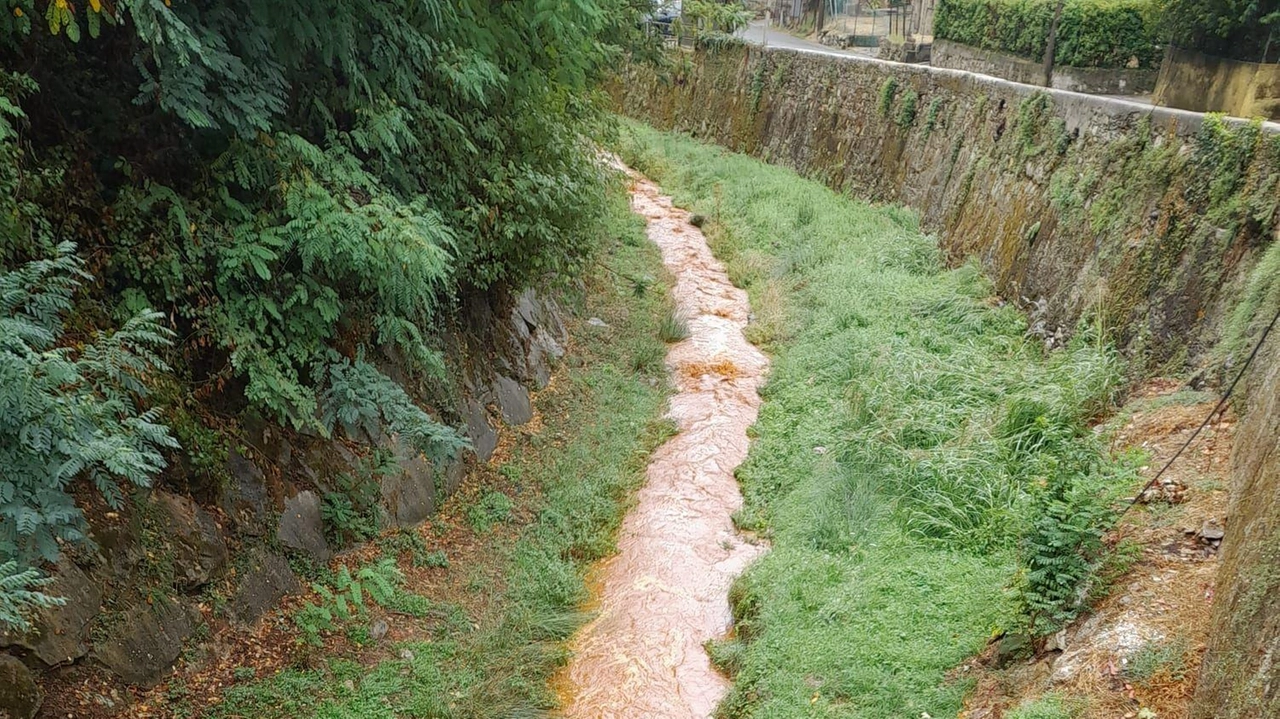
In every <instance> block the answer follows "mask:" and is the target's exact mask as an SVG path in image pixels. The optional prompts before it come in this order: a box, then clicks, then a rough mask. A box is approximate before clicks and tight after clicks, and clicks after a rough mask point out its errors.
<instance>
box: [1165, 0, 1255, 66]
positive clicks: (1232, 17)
mask: <svg viewBox="0 0 1280 719" xmlns="http://www.w3.org/2000/svg"><path fill="white" fill-rule="evenodd" d="M1160 15H1161V17H1162V18H1163V21H1164V25H1165V27H1166V29H1167V31H1168V33H1169V36H1170V38H1171V39H1172V40H1173V42H1174V44H1176V45H1180V46H1182V47H1188V48H1193V49H1197V50H1202V51H1204V52H1207V53H1210V54H1214V55H1223V56H1228V57H1234V58H1238V59H1241V60H1250V61H1253V62H1276V61H1277V59H1278V58H1280V0H1165V2H1164V5H1163V7H1162V8H1161V10H1160Z"/></svg>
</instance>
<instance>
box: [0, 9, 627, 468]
mask: <svg viewBox="0 0 1280 719" xmlns="http://www.w3.org/2000/svg"><path fill="white" fill-rule="evenodd" d="M6 1H7V2H8V5H9V8H10V9H11V11H12V12H10V13H0V66H4V67H10V68H18V69H21V70H22V71H24V72H26V73H27V74H28V75H29V76H30V78H29V79H28V78H27V77H26V76H18V79H16V80H14V83H21V88H17V87H16V86H15V88H14V89H11V90H10V91H8V92H7V93H0V94H6V95H7V97H8V98H9V99H8V100H7V102H8V105H9V106H11V107H12V109H13V111H14V112H15V113H17V114H14V115H13V117H14V122H13V123H11V127H13V128H16V129H15V130H14V131H13V132H12V133H11V134H10V136H9V137H8V138H6V137H5V135H4V134H3V131H2V130H0V148H2V149H3V151H4V152H6V153H8V154H9V155H10V156H11V157H12V158H13V160H14V163H13V164H14V166H15V167H17V168H21V169H22V170H23V171H22V172H18V173H16V174H15V178H21V179H15V180H14V183H15V186H14V187H13V193H12V194H13V196H14V197H17V198H21V199H22V201H24V202H27V203H28V204H30V205H31V206H32V209H31V211H30V212H24V213H21V214H20V215H19V216H20V218H21V219H22V220H23V221H24V222H25V226H26V227H27V228H30V227H33V226H35V224H37V223H45V224H46V225H47V226H48V227H52V226H57V227H59V228H61V231H62V232H64V233H68V234H69V235H70V237H69V238H72V239H77V240H78V241H79V242H80V244H81V245H83V246H86V247H93V248H95V251H96V252H97V253H98V254H99V256H100V257H103V258H105V263H104V267H103V271H102V272H101V273H99V274H100V276H101V277H102V278H103V288H102V294H103V297H104V299H106V300H108V302H109V303H110V304H114V305H116V306H117V309H118V312H119V313H120V314H121V315H127V314H128V311H129V310H135V309H137V308H140V307H146V306H154V307H158V308H160V309H162V310H163V311H164V313H165V315H166V316H167V317H172V318H173V319H174V322H175V324H176V325H177V330H178V332H179V334H180V336H182V337H183V338H184V345H183V346H182V347H180V348H178V349H179V351H180V352H181V354H182V358H183V360H184V362H183V363H181V370H182V371H183V372H187V373H189V375H190V376H188V377H186V379H187V380H189V382H190V383H191V384H192V385H200V386H218V387H223V386H230V387H232V388H233V389H236V390H237V391H236V392H233V393H231V394H229V395H228V399H229V400H230V401H233V400H234V398H243V400H244V402H246V403H247V404H249V405H252V406H254V407H256V408H258V409H260V410H262V411H263V412H264V413H265V414H267V415H268V416H271V417H274V418H275V419H277V420H279V421H280V422H281V423H284V424H287V425H292V426H294V427H297V428H303V427H310V428H312V429H317V430H322V431H323V429H324V427H323V424H324V423H323V422H322V420H321V417H322V416H323V415H325V414H327V413H331V412H332V410H331V409H330V408H326V407H323V406H322V404H323V397H324V396H326V395H331V394H332V393H331V392H330V388H329V387H328V386H327V384H326V383H327V382H329V381H330V379H331V378H332V377H334V376H335V375H333V374H332V373H331V372H330V371H329V369H330V368H331V367H334V366H335V365H339V364H341V363H342V362H349V361H351V360H352V359H353V358H355V357H356V356H357V354H359V353H360V352H365V351H367V354H368V355H369V356H374V355H375V354H379V353H381V354H386V353H388V352H390V353H394V355H395V356H396V357H397V358H399V359H400V360H402V361H403V364H405V365H406V366H407V369H408V370H410V372H411V374H412V376H413V377H414V378H418V379H421V378H426V377H429V376H430V375H433V374H439V373H440V371H441V370H442V367H443V363H442V361H441V357H440V353H439V349H438V345H439V343H438V340H437V338H438V336H439V329H440V327H441V326H442V325H443V324H444V322H445V321H446V320H447V315H448V313H449V311H450V310H451V308H452V307H453V306H455V304H456V303H457V301H458V298H460V297H461V296H463V295H466V294H468V293H473V292H487V291H490V290H492V289H495V288H503V287H514V288H518V287H520V286H522V285H525V284H527V283H529V282H532V281H534V280H541V279H545V278H549V277H557V276H565V277H571V276H574V275H575V274H576V273H577V272H578V271H579V270H580V268H582V267H583V266H584V263H586V262H588V261H589V255H590V252H591V248H592V247H593V245H594V239H595V236H596V235H595V233H596V230H597V227H598V220H599V216H600V215H599V213H600V211H601V208H602V207H603V205H604V202H603V193H604V174H603V171H602V170H601V169H600V167H599V166H598V164H597V163H596V162H595V159H594V151H593V149H592V146H591V140H590V138H591V135H592V134H593V133H594V132H596V130H597V129H598V128H599V127H601V125H602V124H603V123H604V116H603V114H602V112H601V110H600V107H599V105H598V103H597V102H596V100H595V98H596V95H595V90H594V89H593V88H594V81H595V79H596V78H597V77H598V76H599V75H600V74H601V73H602V72H604V71H606V70H608V68H609V67H610V66H611V65H613V64H616V60H617V58H618V57H619V55H620V53H622V52H624V51H625V48H624V46H625V47H630V46H632V44H633V43H639V42H641V41H642V40H641V38H642V37H643V35H642V33H640V31H639V30H638V28H637V22H636V20H637V19H638V18H639V17H640V14H641V13H642V12H643V11H644V10H645V8H646V5H645V3H643V2H641V1H640V0H537V1H535V2H524V3H491V2H485V1H482V0H463V1H462V2H450V3H445V2H440V1H439V0H412V1H411V0H376V1H373V2H369V1H367V0H366V1H361V2H357V1H356V0H334V1H333V2H325V3H314V2H307V1H304V0H173V1H172V2H171V3H169V2H165V1H164V0H117V1H116V2H114V3H105V2H104V3H99V2H89V3H88V4H83V5H81V4H69V3H65V2H62V0H47V1H46V0H6ZM34 18H43V19H44V20H45V22H44V23H37V22H34V21H33V19H34ZM45 25H47V28H46V27H45ZM37 86H38V87H39V88H40V89H39V92H38V98H36V99H34V100H31V101H27V100H24V99H23V98H24V96H27V95H30V94H31V93H32V92H34V88H35V87H37ZM20 107H23V108H24V109H25V110H26V111H27V112H29V113H31V114H32V117H31V119H30V122H29V123H28V122H25V121H23V120H22V115H21V113H22V110H21V109H19V108H20ZM5 112H6V106H5V105H0V115H2V114H3V113H5ZM6 140H7V141H6ZM37 158H39V159H37ZM37 170H39V172H37ZM0 172H2V171H0ZM72 177H74V178H75V181H74V182H72V181H71V179H70V178H72ZM0 182H3V177H0ZM0 189H3V188H0ZM73 207H74V208H75V209H74V210H72V209H70V208H73ZM2 221H4V220H2V219H0V222H2ZM29 234H30V233H29ZM34 234H37V235H41V236H42V237H43V241H44V243H45V244H46V245H47V244H48V242H50V241H51V237H50V236H49V233H47V232H41V233H34ZM14 236H15V237H16V236H18V235H14ZM39 244H40V243H39V242H32V243H27V244H25V245H23V244H19V243H17V242H14V243H11V244H10V246H8V247H2V248H0V256H9V257H22V256H27V257H30V256H33V255H32V252H33V247H35V246H38V245H39ZM370 366H372V365H370ZM231 409H235V407H234V406H233V407H231ZM445 444H449V443H448V442H446V443H445Z"/></svg>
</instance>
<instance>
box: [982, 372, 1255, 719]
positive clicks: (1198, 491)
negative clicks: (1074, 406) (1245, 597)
mask: <svg viewBox="0 0 1280 719" xmlns="http://www.w3.org/2000/svg"><path fill="white" fill-rule="evenodd" d="M1215 403H1216V400H1215V399H1214V398H1212V397H1210V396H1208V395H1207V394H1206V393H1198V392H1190V391H1187V390H1186V389H1185V388H1184V387H1183V386H1182V384H1181V383H1180V382H1178V381H1176V380H1164V379H1161V380H1152V381H1149V382H1147V383H1145V384H1144V385H1143V386H1141V387H1140V388H1139V389H1138V390H1137V391H1136V392H1135V393H1134V394H1133V395H1132V396H1131V397H1130V400H1129V401H1128V403H1127V404H1126V405H1125V406H1124V408H1122V409H1121V411H1120V412H1119V413H1118V414H1117V415H1116V416H1115V417H1113V418H1112V419H1111V420H1109V421H1108V422H1106V423H1104V424H1103V425H1101V426H1100V427H1099V428H1098V431H1100V432H1104V433H1107V434H1109V435H1110V436H1111V438H1112V448H1113V450H1114V451H1117V452H1123V451H1131V450H1134V449H1137V450H1141V451H1143V452H1145V453H1146V456H1147V461H1146V462H1145V463H1144V465H1145V466H1144V467H1143V468H1142V471H1141V474H1142V477H1143V480H1144V481H1147V480H1149V479H1150V478H1151V477H1152V476H1154V474H1155V473H1156V472H1157V471H1158V470H1159V469H1160V467H1162V466H1164V464H1165V463H1166V462H1167V461H1168V460H1169V458H1170V457H1172V456H1173V455H1174V453H1175V452H1176V451H1177V449H1178V448H1179V447H1180V446H1182V444H1183V443H1184V442H1186V441H1187V439H1188V438H1189V437H1190V436H1191V434H1192V433H1193V432H1194V431H1195V429H1196V427H1198V426H1199V424H1200V423H1201V422H1202V421H1203V420H1204V418H1205V416H1206V415H1207V414H1208V413H1209V412H1210V411H1211V410H1212V409H1213V407H1214V405H1215ZM1234 431H1235V419H1234V417H1233V416H1232V415H1231V414H1230V411H1229V410H1228V411H1227V412H1225V416H1222V417H1215V418H1214V419H1213V421H1212V422H1211V423H1210V424H1209V426H1207V427H1206V428H1205V429H1204V431H1203V432H1202V433H1201V434H1200V436H1199V437H1197V438H1196V440H1195V441H1194V442H1193V443H1192V444H1191V445H1190V446H1189V447H1188V448H1187V450H1186V451H1185V452H1184V453H1183V455H1182V456H1181V457H1180V458H1179V459H1178V460H1177V461H1176V462H1174V464H1173V465H1172V466H1171V467H1170V469H1169V470H1168V472H1166V473H1165V475H1164V476H1163V477H1162V478H1161V480H1160V482H1159V484H1158V486H1157V487H1156V488H1155V489H1154V490H1153V491H1152V492H1150V493H1148V495H1147V497H1146V499H1147V500H1149V501H1140V502H1139V503H1138V504H1137V505H1135V506H1134V508H1133V510H1131V511H1130V512H1129V513H1128V514H1127V515H1126V516H1125V517H1124V519H1123V520H1122V521H1121V523H1120V525H1119V526H1118V527H1117V529H1116V530H1114V531H1113V532H1111V534H1110V535H1109V536H1108V538H1107V541H1108V543H1109V544H1111V545H1112V546H1115V547H1118V548H1119V554H1120V555H1121V556H1127V557H1130V558H1131V559H1132V560H1133V563H1132V565H1131V566H1129V567H1128V568H1127V570H1126V571H1124V572H1123V573H1122V574H1121V575H1120V576H1118V577H1115V578H1113V579H1112V580H1111V582H1110V584H1109V588H1108V593H1107V595H1106V596H1105V597H1104V598H1103V599H1101V601H1099V602H1098V603H1097V604H1096V605H1095V607H1094V610H1093V611H1092V612H1091V613H1088V614H1086V615H1085V616H1083V617H1081V618H1080V619H1079V620H1077V621H1076V623H1075V624H1073V625H1072V626H1071V627H1069V628H1068V629H1067V630H1066V631H1065V632H1064V633H1063V634H1060V635H1058V636H1056V637H1054V638H1051V639H1050V640H1049V641H1048V642H1047V645H1046V646H1044V647H1041V648H1039V651H1038V652H1037V654H1036V656H1035V657H1033V658H1031V659H1029V660H1019V661H1014V662H1013V663H1011V664H1007V665H1006V666H1005V667H1003V668H1000V667H997V666H995V665H996V664H997V663H998V660H997V648H996V647H995V645H992V646H991V647H989V648H988V651H987V652H985V653H984V654H983V655H982V656H981V657H979V658H977V659H976V660H975V661H973V662H972V663H971V664H970V665H969V666H967V667H966V670H967V671H966V672H965V673H966V674H967V675H969V676H970V677H975V678H976V679H977V683H976V688H975V689H974V691H973V692H972V694H971V696H970V698H969V701H968V702H967V704H966V709H965V711H964V712H962V713H961V717H962V719H1000V718H1001V717H1002V716H1004V715H1005V713H1006V712H1008V711H1009V710H1010V709H1012V708H1014V707H1017V706H1019V705H1022V704H1024V703H1026V702H1030V701H1033V700H1035V699H1036V698H1039V697H1044V696H1045V695H1048V694H1051V693H1053V694H1056V695H1057V696H1058V697H1059V698H1060V699H1061V702H1062V704H1063V706H1066V707H1068V708H1069V709H1071V710H1074V711H1077V712H1078V714H1075V716H1079V717H1081V719H1182V718H1183V717H1186V716H1187V712H1188V707H1189V704H1190V700H1191V697H1192V694H1193V693H1194V690H1195V681H1196V676H1197V675H1198V673H1199V667H1200V659H1201V657H1202V655H1203V653H1204V650H1205V642H1206V639H1207V638H1208V633H1209V619H1210V607H1211V606H1212V602H1213V588H1214V585H1215V581H1216V576H1217V571H1218V543H1219V541H1220V537H1221V535H1220V533H1219V531H1218V530H1220V529H1221V528H1222V527H1224V526H1225V522H1226V521H1227V517H1226V511H1227V503H1228V484H1227V482H1228V473H1229V465H1230V456H1231V447H1232V437H1233V435H1234ZM1215 537H1216V538H1215Z"/></svg>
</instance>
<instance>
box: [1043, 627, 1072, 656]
mask: <svg viewBox="0 0 1280 719" xmlns="http://www.w3.org/2000/svg"><path fill="white" fill-rule="evenodd" d="M1044 648H1045V649H1047V650H1049V651H1051V652H1053V651H1058V652H1065V651H1066V650H1067V630H1065V629H1064V630H1062V631H1060V632H1058V633H1057V634H1054V635H1053V636H1052V637H1049V640H1048V641H1047V642H1045V645H1044Z"/></svg>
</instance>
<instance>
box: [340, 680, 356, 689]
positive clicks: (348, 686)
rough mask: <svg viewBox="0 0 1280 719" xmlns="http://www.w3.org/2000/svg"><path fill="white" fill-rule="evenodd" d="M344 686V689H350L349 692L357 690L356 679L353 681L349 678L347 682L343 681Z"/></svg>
mask: <svg viewBox="0 0 1280 719" xmlns="http://www.w3.org/2000/svg"><path fill="white" fill-rule="evenodd" d="M342 688H343V689H346V690H347V691H349V692H353V691H355V690H356V683H355V682H354V681H352V680H350V679H348V680H346V681H345V682H343V683H342Z"/></svg>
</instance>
